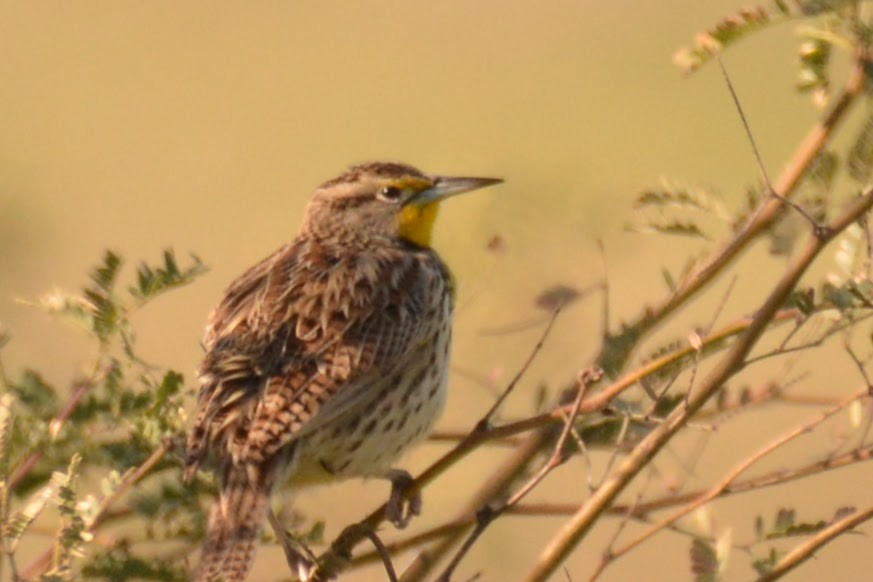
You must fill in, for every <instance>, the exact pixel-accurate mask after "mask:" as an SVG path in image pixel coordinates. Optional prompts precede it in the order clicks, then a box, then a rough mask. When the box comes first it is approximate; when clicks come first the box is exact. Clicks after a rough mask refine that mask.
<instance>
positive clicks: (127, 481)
mask: <svg viewBox="0 0 873 582" xmlns="http://www.w3.org/2000/svg"><path fill="white" fill-rule="evenodd" d="M172 446H173V444H172V442H171V441H170V439H167V440H165V441H164V442H162V443H161V446H159V447H158V448H157V449H155V451H154V452H153V453H152V454H151V455H150V456H149V458H147V459H146V460H145V461H143V463H142V464H141V465H139V466H138V467H136V468H135V469H131V470H130V471H128V472H127V473H126V474H125V476H124V478H123V479H122V480H121V483H119V484H118V487H117V488H116V489H115V490H114V491H113V492H112V493H110V494H109V495H107V496H106V497H104V498H103V500H102V501H101V502H100V510H99V511H98V512H97V515H96V516H94V519H93V520H92V521H91V523H90V524H87V527H86V528H85V531H86V532H87V533H91V534H93V533H94V532H95V531H96V530H97V529H98V528H99V527H100V525H101V524H102V523H103V522H104V521H105V520H106V519H107V518H108V517H110V515H111V513H110V511H109V510H110V508H111V507H112V506H113V505H114V504H115V503H116V502H117V501H118V500H119V499H120V498H121V497H122V496H123V495H124V494H125V493H127V492H128V491H129V490H130V489H131V488H132V487H133V486H134V485H136V484H137V483H139V482H140V481H141V480H142V479H143V478H144V477H146V476H147V475H148V474H149V472H151V470H152V469H154V467H155V466H156V465H157V464H158V463H159V462H160V461H161V459H163V458H164V456H165V455H166V454H167V453H168V452H169V451H170V450H171V448H172ZM52 554H53V549H52V548H49V549H47V550H46V551H45V552H43V553H42V554H41V555H40V556H39V557H37V558H36V559H34V560H33V561H32V562H31V563H30V564H28V566H27V567H26V568H25V569H24V571H23V572H22V573H21V576H22V578H23V579H25V580H30V579H31V578H35V577H37V576H39V575H41V574H43V573H44V572H45V571H46V570H47V569H48V568H49V566H50V565H51V560H52Z"/></svg>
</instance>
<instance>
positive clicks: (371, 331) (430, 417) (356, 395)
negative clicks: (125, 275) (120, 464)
mask: <svg viewBox="0 0 873 582" xmlns="http://www.w3.org/2000/svg"><path fill="white" fill-rule="evenodd" d="M498 182H500V180H497V179H493V178H458V177H445V176H430V175H427V174H424V173H422V172H420V171H419V170H417V169H415V168H413V167H411V166H407V165H405V164H399V163H391V162H375V163H370V164H363V165H359V166H354V167H352V168H350V169H349V170H348V171H346V172H345V173H343V174H342V175H341V176H339V177H337V178H334V179H333V180H330V181H328V182H326V183H324V184H322V185H321V186H320V187H319V188H318V189H317V190H316V191H315V193H314V194H313V196H312V198H311V200H310V202H309V205H308V206H307V208H306V212H305V216H304V219H303V226H302V228H301V231H300V234H299V235H298V236H297V238H295V239H294V240H293V241H292V242H291V243H289V244H287V245H285V246H284V247H282V248H280V249H279V250H278V251H276V252H275V253H273V254H272V255H270V256H269V257H267V258H266V259H264V260H263V261H261V262H260V263H258V264H257V265H255V266H254V267H252V268H251V269H249V270H248V271H246V272H245V273H243V275H242V276H240V277H239V278H238V279H237V280H236V281H234V282H233V283H232V284H231V285H230V286H229V287H228V289H227V290H226V292H225V295H224V298H223V299H222V301H221V303H220V304H219V305H218V307H217V308H216V309H215V310H214V311H213V312H212V315H211V316H210V320H209V323H208V325H207V328H206V336H205V340H204V344H205V348H206V352H207V353H206V356H205V358H204V360H203V363H202V364H201V366H200V369H199V380H200V384H201V388H200V392H199V396H198V400H197V409H196V413H195V421H194V426H193V428H192V429H191V432H190V434H189V436H188V446H187V454H186V459H185V479H186V480H190V479H191V477H192V476H193V475H194V473H195V472H196V471H197V468H198V467H199V466H200V464H201V463H202V462H203V460H204V459H205V458H206V457H207V455H211V456H212V457H213V460H214V463H215V470H216V473H217V476H218V481H219V484H220V485H219V487H220V492H219V499H218V501H217V502H216V503H215V504H214V505H213V507H212V510H211V512H210V517H209V524H208V530H207V535H206V541H205V542H204V545H203V550H202V555H201V558H200V564H199V566H198V570H197V574H196V576H195V577H196V579H197V580H200V581H212V580H218V579H222V580H224V581H225V582H236V581H239V580H243V579H245V577H246V575H247V573H248V571H249V569H250V567H251V564H252V561H253V560H254V554H255V549H256V548H255V544H256V537H257V535H258V533H259V532H260V529H261V525H262V522H263V520H264V518H265V516H266V515H267V512H268V511H269V499H270V494H271V491H272V490H273V489H274V488H275V487H276V486H277V485H279V484H281V483H284V482H286V481H288V482H290V484H291V486H292V487H296V486H302V485H309V484H313V483H318V482H323V481H330V480H338V479H344V478H348V477H354V476H362V477H371V476H373V477H384V478H387V479H390V480H391V481H392V495H391V498H390V500H389V504H388V511H387V514H386V517H387V518H388V519H389V520H391V521H392V522H394V523H395V525H398V526H399V527H402V526H403V525H405V521H406V519H407V518H408V517H409V514H410V513H416V512H417V510H418V507H417V505H418V503H415V500H413V502H410V504H409V506H408V507H406V508H405V510H406V511H404V507H403V503H402V502H401V499H402V496H401V494H400V492H401V491H402V486H403V485H404V484H406V485H408V483H409V480H410V477H409V474H408V473H406V472H405V471H401V470H398V469H393V468H392V466H391V464H392V462H393V461H394V460H395V459H396V458H397V457H398V456H399V455H400V453H401V452H402V451H403V450H405V449H406V448H407V447H408V446H410V445H411V444H413V443H415V442H416V441H419V440H420V439H422V438H424V437H425V436H426V435H427V434H428V432H429V431H430V429H431V427H432V425H433V423H434V421H435V420H436V418H437V417H438V416H439V414H440V412H441V410H442V408H443V402H444V400H445V387H446V377H447V368H448V361H449V343H450V340H451V318H452V304H453V283H452V278H451V275H450V274H449V270H448V268H447V267H446V266H445V264H444V263H443V261H442V260H441V259H440V258H439V256H438V255H437V253H436V252H434V251H433V249H431V247H430V241H431V231H432V229H433V224H434V219H435V218H436V215H437V209H438V206H439V204H440V202H441V201H442V200H444V199H445V198H446V197H448V196H451V195H454V194H459V193H462V192H467V191H470V190H475V189H477V188H482V187H485V186H489V185H491V184H496V183H498Z"/></svg>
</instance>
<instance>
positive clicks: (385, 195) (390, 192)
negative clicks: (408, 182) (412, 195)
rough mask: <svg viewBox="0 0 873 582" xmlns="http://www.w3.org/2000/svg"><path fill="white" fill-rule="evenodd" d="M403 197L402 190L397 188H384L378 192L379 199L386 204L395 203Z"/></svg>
mask: <svg viewBox="0 0 873 582" xmlns="http://www.w3.org/2000/svg"><path fill="white" fill-rule="evenodd" d="M402 195H403V190H401V189H400V188H398V187H397V186H385V187H384V188H382V189H381V190H380V191H379V198H381V199H382V200H384V201H386V202H396V201H397V200H400V197H401V196H402Z"/></svg>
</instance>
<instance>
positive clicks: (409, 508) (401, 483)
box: [385, 469, 422, 529]
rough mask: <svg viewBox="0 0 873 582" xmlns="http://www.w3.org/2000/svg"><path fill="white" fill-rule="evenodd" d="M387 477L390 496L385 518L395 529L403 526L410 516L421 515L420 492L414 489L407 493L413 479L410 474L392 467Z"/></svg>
mask: <svg viewBox="0 0 873 582" xmlns="http://www.w3.org/2000/svg"><path fill="white" fill-rule="evenodd" d="M388 479H390V480H391V496H390V497H389V498H388V503H387V504H386V506H385V519H387V520H388V521H390V522H391V523H393V524H394V527H396V528H397V529H403V528H405V527H406V526H407V525H408V524H409V522H410V520H411V519H412V516H414V515H421V505H422V503H421V493H420V492H418V491H416V492H415V493H413V494H412V495H407V493H406V492H407V491H408V490H409V487H410V486H411V485H412V484H413V482H414V481H415V480H414V479H413V478H412V475H410V474H409V473H407V472H406V471H402V470H400V469H393V470H392V471H391V472H390V473H389V475H388Z"/></svg>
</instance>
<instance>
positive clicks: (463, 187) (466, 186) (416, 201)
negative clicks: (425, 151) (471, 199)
mask: <svg viewBox="0 0 873 582" xmlns="http://www.w3.org/2000/svg"><path fill="white" fill-rule="evenodd" d="M501 182H503V180H501V179H500V178H458V177H452V176H435V177H434V178H433V186H431V187H430V188H428V189H427V190H422V191H421V192H419V193H418V194H416V195H415V196H413V197H412V198H410V199H409V200H407V201H406V204H413V205H415V206H424V205H425V204H430V203H431V202H439V201H441V200H444V199H446V198H448V197H449V196H454V195H456V194H463V193H464V192H470V191H471V190H478V189H480V188H484V187H486V186H493V185H494V184H500V183H501ZM404 206H405V205H404Z"/></svg>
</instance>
